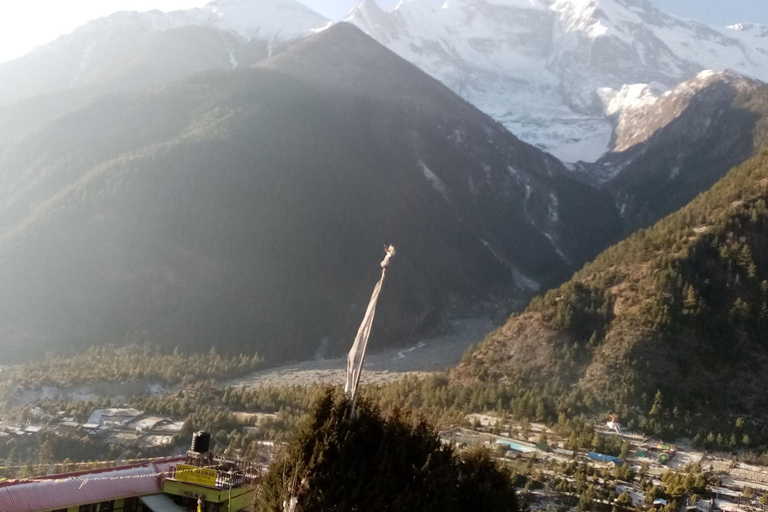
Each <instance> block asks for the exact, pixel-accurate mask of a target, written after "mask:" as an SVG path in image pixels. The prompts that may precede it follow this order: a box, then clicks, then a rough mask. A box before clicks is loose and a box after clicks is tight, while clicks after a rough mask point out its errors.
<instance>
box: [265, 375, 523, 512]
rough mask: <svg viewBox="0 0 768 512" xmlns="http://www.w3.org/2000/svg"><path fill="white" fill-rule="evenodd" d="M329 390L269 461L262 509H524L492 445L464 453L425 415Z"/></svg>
mask: <svg viewBox="0 0 768 512" xmlns="http://www.w3.org/2000/svg"><path fill="white" fill-rule="evenodd" d="M357 415H358V416H357V418H356V419H355V420H354V421H350V420H349V404H348V402H347V401H346V400H345V399H344V398H343V397H339V396H337V394H336V393H334V392H333V391H331V390H329V391H328V392H326V393H325V394H324V396H323V397H322V398H321V399H320V400H319V401H318V403H317V404H316V405H315V407H314V409H313V411H312V412H311V414H310V415H309V417H308V418H307V419H306V420H305V421H304V423H303V424H302V426H301V428H300V429H299V430H298V432H297V433H296V435H295V436H294V438H293V439H292V441H291V442H290V443H289V445H288V446H287V449H286V450H285V452H284V453H283V454H282V456H280V457H279V458H278V459H277V460H276V461H275V462H274V463H273V464H272V465H271V466H270V468H269V470H268V472H267V474H266V475H265V478H264V480H263V484H262V487H261V491H260V494H259V501H260V505H261V507H262V510H265V511H274V512H282V511H283V509H284V508H283V507H284V503H285V502H286V501H288V500H290V499H291V497H295V498H297V499H298V507H297V510H301V511H302V512H313V511H323V512H330V511H339V512H341V511H363V510H368V511H378V510H382V511H384V510H386V511H404V512H405V511H409V512H414V511H424V512H427V511H435V512H437V511H440V512H452V511H455V512H464V511H470V510H476V509H477V508H478V507H479V508H480V509H482V510H486V511H500V512H501V511H505V512H517V510H518V507H517V501H516V498H515V491H514V487H513V484H512V481H511V479H510V477H509V474H508V473H507V472H505V471H504V470H502V469H500V468H499V467H498V466H497V465H496V464H495V462H494V461H493V460H492V459H491V458H490V456H489V455H488V454H487V453H485V452H470V453H469V454H468V455H466V456H461V455H458V454H456V453H455V452H454V450H453V449H452V448H451V447H449V446H445V445H443V444H442V443H441V442H440V439H439V437H438V436H437V434H436V432H435V430H434V429H433V428H432V427H431V426H430V425H428V424H427V423H425V422H415V423H414V422H411V421H409V420H408V418H406V417H404V416H403V415H401V414H398V413H394V414H392V415H391V416H389V417H384V416H383V415H382V414H381V413H380V412H379V411H378V409H376V408H375V407H374V406H372V405H371V404H370V403H368V402H365V401H363V402H361V403H359V404H358V408H357Z"/></svg>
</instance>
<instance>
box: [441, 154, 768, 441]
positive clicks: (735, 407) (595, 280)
mask: <svg viewBox="0 0 768 512" xmlns="http://www.w3.org/2000/svg"><path fill="white" fill-rule="evenodd" d="M767 199H768V152H766V151H762V152H761V153H760V154H759V155H757V156H755V157H753V158H752V159H750V160H748V161H747V162H745V163H744V164H742V165H741V166H740V167H738V168H736V169H734V170H732V171H731V172H730V173H729V174H728V175H727V176H726V177H725V178H723V179H722V180H720V181H719V182H718V183H717V184H716V185H715V186H714V187H713V188H712V189H711V190H709V191H708V192H706V193H704V194H702V195H700V196H699V197H698V198H696V199H695V200H694V201H693V202H692V203H691V204H689V205H688V206H686V207H685V208H683V209H682V210H680V211H678V212H677V213H675V214H673V215H671V216H669V217H667V218H665V219H663V220H662V221H660V222H658V223H657V224H656V225H655V226H653V227H652V228H650V229H646V230H641V231H639V232H637V233H636V234H634V235H633V236H631V237H630V238H629V239H627V240H625V241H623V242H621V243H619V244H617V245H615V246H613V247H611V248H610V249H608V250H607V251H605V252H604V253H602V254H601V255H600V256H598V258H597V259H596V260H595V261H594V262H592V263H590V264H588V265H586V266H585V267H584V268H583V269H582V270H581V271H579V272H578V273H577V274H576V275H575V276H574V277H573V279H572V280H571V281H569V282H567V283H566V284H564V285H563V286H561V287H560V288H558V289H555V290H552V291H550V292H548V293H547V294H546V295H545V296H543V297H540V298H537V299H534V300H533V301H532V302H531V304H530V305H529V307H528V309H527V310H526V311H525V312H524V313H523V314H521V315H517V316H513V317H512V318H510V319H509V321H508V322H507V324H506V325H505V326H504V327H502V328H501V329H499V330H498V331H496V332H495V333H493V334H492V335H491V336H490V337H489V339H488V340H487V341H485V342H484V343H483V344H482V345H481V346H480V347H479V348H478V349H477V351H475V352H474V353H473V354H472V356H471V358H469V359H468V360H467V361H466V362H465V363H464V364H462V365H461V366H460V367H459V368H458V369H457V370H456V371H455V373H454V376H455V378H457V379H459V380H462V381H473V380H489V381H500V382H506V383H508V384H510V385H516V386H522V389H527V390H535V391H534V394H536V395H537V396H539V397H543V398H541V399H542V400H544V402H545V404H546V407H545V410H546V411H547V414H548V415H550V417H552V415H555V417H556V414H557V413H558V412H570V413H577V412H583V411H589V412H593V413H599V412H611V411H615V412H618V413H620V414H622V416H623V419H624V420H628V419H631V418H634V421H635V422H637V421H640V425H641V426H643V427H645V428H646V429H647V430H649V431H651V432H654V433H656V434H664V433H666V434H672V433H675V434H681V433H684V434H687V435H690V436H691V437H694V436H696V435H697V434H699V435H701V436H706V435H707V430H706V429H709V428H712V425H713V424H725V425H730V428H731V429H732V428H733V419H734V417H735V416H737V415H740V416H742V417H744V418H747V419H748V420H752V423H751V424H752V425H755V426H754V427H753V431H754V432H757V433H759V432H762V433H763V434H764V433H765V431H766V430H765V428H764V427H765V424H766V421H768V415H767V414H766V413H765V411H766V410H768V408H767V406H768V396H767V395H766V394H765V389H766V386H768V377H767V375H768V374H766V372H765V368H766V365H768V209H766V200H767ZM657 391H661V395H660V396H661V397H663V409H662V407H661V406H659V407H656V408H655V410H654V407H653V405H654V400H653V397H654V396H655V395H656V393H657ZM659 405H661V404H659ZM662 411H663V412H662ZM716 431H717V430H716ZM734 435H735V434H734ZM763 437H764V436H763ZM700 439H701V437H700ZM739 439H741V436H739ZM753 441H756V436H754V437H753ZM762 441H763V442H764V441H765V439H763V440H762Z"/></svg>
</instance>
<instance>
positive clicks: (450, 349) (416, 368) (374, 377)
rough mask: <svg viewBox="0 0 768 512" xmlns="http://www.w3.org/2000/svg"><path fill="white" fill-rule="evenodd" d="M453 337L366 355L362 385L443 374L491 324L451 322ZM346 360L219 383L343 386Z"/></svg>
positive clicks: (474, 320)
mask: <svg viewBox="0 0 768 512" xmlns="http://www.w3.org/2000/svg"><path fill="white" fill-rule="evenodd" d="M451 325H452V327H453V331H454V332H453V333H451V334H448V335H445V336H440V337H437V338H432V339H429V340H424V341H421V342H419V343H417V344H416V345H414V346H412V347H408V348H405V349H402V348H401V349H390V350H385V351H383V352H379V353H377V354H369V355H368V356H367V357H366V360H365V371H364V372H363V375H362V381H363V382H369V383H371V382H373V383H380V382H387V381H391V380H399V379H401V378H403V376H405V375H425V374H427V373H430V372H438V371H443V370H447V369H448V368H451V367H453V366H456V365H457V364H458V363H459V362H460V361H461V356H462V355H463V354H464V351H465V350H466V349H467V347H469V345H471V344H473V343H475V344H477V343H478V342H479V341H481V340H482V339H483V337H484V336H485V335H486V334H487V333H488V332H490V331H491V329H492V328H493V324H492V323H491V321H490V320H488V319H486V318H467V319H461V320H453V321H451ZM346 362H347V361H346V359H345V358H340V359H324V360H320V361H306V362H303V363H297V364H293V365H287V366H280V367H277V368H270V369H268V370H262V371H259V372H255V373H253V374H251V375H247V376H245V377H240V378H238V379H233V380H230V381H226V382H223V383H222V385H225V386H226V385H229V386H248V387H253V386H285V385H302V386H307V385H311V384H317V383H322V384H343V383H344V372H345V368H346Z"/></svg>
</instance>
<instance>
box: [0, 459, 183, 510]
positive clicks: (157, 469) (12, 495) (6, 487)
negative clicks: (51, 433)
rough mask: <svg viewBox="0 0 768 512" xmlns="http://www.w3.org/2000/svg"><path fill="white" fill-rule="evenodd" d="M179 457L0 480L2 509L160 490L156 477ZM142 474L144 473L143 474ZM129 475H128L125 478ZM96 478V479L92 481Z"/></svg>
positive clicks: (43, 507) (45, 506)
mask: <svg viewBox="0 0 768 512" xmlns="http://www.w3.org/2000/svg"><path fill="white" fill-rule="evenodd" d="M181 460H183V459H169V460H165V461H159V462H154V463H145V464H137V465H133V466H126V467H121V468H108V469H102V470H96V471H81V472H78V473H69V474H66V475H51V476H49V477H41V478H36V479H34V480H32V481H26V480H22V481H18V480H10V481H7V482H2V483H0V510H1V511H2V512H39V511H41V510H51V509H57V508H66V507H71V506H75V505H84V504H86V503H99V502H102V501H109V500H115V499H120V498H126V497H129V496H142V495H146V494H155V493H158V492H161V491H162V488H163V486H162V480H161V477H160V476H150V475H153V474H155V473H164V472H167V471H169V470H170V468H171V467H172V466H173V465H175V464H176V463H178V462H180V461H181ZM142 475H147V476H143V477H142ZM126 477H132V478H126ZM96 478H98V479H99V480H94V479H96Z"/></svg>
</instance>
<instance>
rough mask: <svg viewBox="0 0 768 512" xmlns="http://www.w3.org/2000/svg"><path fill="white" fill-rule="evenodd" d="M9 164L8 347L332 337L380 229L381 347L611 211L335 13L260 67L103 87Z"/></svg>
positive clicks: (8, 154)
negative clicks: (129, 89) (385, 267)
mask: <svg viewBox="0 0 768 512" xmlns="http://www.w3.org/2000/svg"><path fill="white" fill-rule="evenodd" d="M374 63H375V65H374ZM0 171H1V172H0V177H1V178H0V179H1V180H2V185H3V187H2V190H0V304H3V307H2V308H0V309H1V311H0V336H2V339H3V340H4V345H5V353H4V361H13V360H14V359H23V358H25V357H30V356H38V355H39V354H41V353H43V351H44V350H50V349H56V348H58V349H61V348H66V349H71V348H75V349H78V348H79V349H82V348H85V347H88V346H91V345H95V344H104V343H127V342H140V343H143V342H147V341H148V342H152V343H157V344H161V345H163V346H165V347H175V346H178V347H179V348H180V349H181V350H198V349H202V350H205V351H207V350H208V348H210V346H212V345H216V346H217V347H218V348H219V349H220V350H221V351H222V352H223V353H224V352H229V353H240V352H243V353H253V352H254V351H257V352H258V353H259V354H260V355H263V356H264V358H265V359H266V360H267V361H275V360H278V359H285V358H299V357H305V358H310V357H313V356H315V354H316V353H317V352H318V351H319V350H321V351H322V350H327V351H328V353H332V352H336V353H340V352H342V351H343V350H344V349H345V348H347V347H348V344H349V340H350V339H351V338H352V336H353V334H354V331H355V329H356V328H357V325H358V323H359V321H360V318H361V317H362V313H363V308H364V306H365V304H366V303H367V300H368V297H369V294H370V292H371V287H372V285H373V283H374V282H375V281H376V279H378V274H379V269H378V262H379V261H381V258H382V257H383V251H382V247H383V245H384V244H385V243H393V244H395V245H396V246H397V249H398V256H397V257H396V258H395V260H394V262H393V265H394V266H393V268H392V271H391V272H390V276H389V279H388V281H387V284H386V286H385V289H384V294H383V296H382V300H381V308H380V309H379V312H378V316H377V320H380V325H382V326H385V327H383V328H381V329H377V330H375V332H374V339H373V340H372V343H373V346H374V347H377V346H378V347H380V346H382V344H385V343H392V342H401V343H405V342H407V341H408V340H411V339H414V338H416V337H421V336H425V335H428V334H429V333H430V332H434V331H435V330H439V329H443V328H444V327H445V325H446V324H445V322H444V321H445V318H446V316H447V314H448V313H449V312H452V313H455V312H460V313H463V314H480V313H488V312H493V311H495V310H500V311H504V310H508V309H506V308H509V307H511V305H513V304H515V303H516V301H524V300H527V298H528V297H530V296H531V295H532V294H533V293H534V292H535V291H536V290H538V289H539V288H540V286H546V285H547V283H549V282H551V281H552V280H553V279H555V278H556V277H557V276H558V274H559V273H560V272H562V269H563V268H567V267H568V266H569V265H571V264H576V263H579V262H583V261H584V260H586V259H588V258H589V257H591V256H593V255H594V254H595V253H596V252H597V250H598V248H600V247H604V246H605V245H606V244H607V243H608V242H609V240H611V239H612V237H613V236H614V234H615V233H617V232H618V231H619V228H620V226H619V219H618V214H617V211H616V209H615V207H614V205H613V204H612V203H611V200H610V198H609V196H608V194H606V193H604V192H601V191H597V190H595V189H593V188H591V187H589V186H587V185H584V184H581V183H579V182H577V181H575V180H573V179H571V178H570V176H569V173H568V171H567V170H566V169H565V168H564V167H563V166H562V165H561V164H560V162H558V161H557V160H556V159H554V158H553V157H551V156H549V155H547V154H545V153H543V152H541V151H539V150H537V149H536V148H533V147H532V146H529V145H527V144H525V143H522V142H521V141H519V140H518V139H516V138H515V137H514V136H513V135H511V134H509V133H508V132H507V131H506V130H504V129H503V128H502V127H501V126H499V125H498V124H497V123H495V122H494V121H492V120H491V119H490V118H488V117H487V116H486V115H484V114H482V113H481V112H479V111H478V110H476V109H475V108H473V107H472V106H470V105H469V104H468V103H466V102H464V101H463V100H461V99H460V98H459V97H458V96H456V95H455V94H454V93H452V92H451V91H450V90H448V89H447V88H446V87H444V86H443V85H441V84H440V83H439V82H437V81H436V80H434V79H432V78H430V77H428V76H427V75H426V74H424V73H423V72H421V71H419V70H418V69H417V68H415V67H414V66H412V65H411V64H408V63H407V62H405V61H404V60H402V59H400V58H399V57H397V56H396V55H394V54H393V53H391V52H389V51H388V50H386V49H385V48H384V47H382V46H380V45H379V44H378V43H376V42H375V41H373V40H372V39H371V38H369V37H368V36H366V35H364V34H363V33H362V32H360V31H359V30H358V29H356V28H354V27H352V26H351V25H346V24H340V25H336V26H334V27H332V28H330V29H328V30H326V31H324V32H321V33H320V34H318V35H316V36H314V37H311V38H308V39H306V40H303V41H301V42H299V43H297V44H295V45H294V46H292V47H291V48H289V49H287V50H286V51H284V52H283V53H281V54H280V55H278V56H275V57H273V58H272V59H269V60H267V61H265V62H264V63H263V64H262V65H260V66H257V67H256V68H252V69H244V70H235V71H230V72H210V73H208V74H203V75H198V76H196V77H194V78H190V79H188V80H185V81H182V82H179V83H175V84H171V85H168V86H164V87H161V88H158V89H154V90H152V91H149V92H145V93H136V94H120V95H111V96H104V97H102V98H101V99H99V100H98V101H96V102H94V103H92V104H90V105H88V106H87V107H84V108H82V109H78V110H76V111H74V112H72V113H69V114H66V115H63V116H61V117H58V118H57V119H55V120H53V121H51V122H48V123H46V124H44V125H42V126H41V127H38V128H36V129H33V130H31V131H30V132H28V133H27V134H26V135H24V136H23V137H20V138H19V139H16V140H15V141H14V142H13V143H12V144H9V146H8V147H7V149H6V150H5V151H3V152H2V153H0ZM596 225H599V226H600V229H595V226H596Z"/></svg>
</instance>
